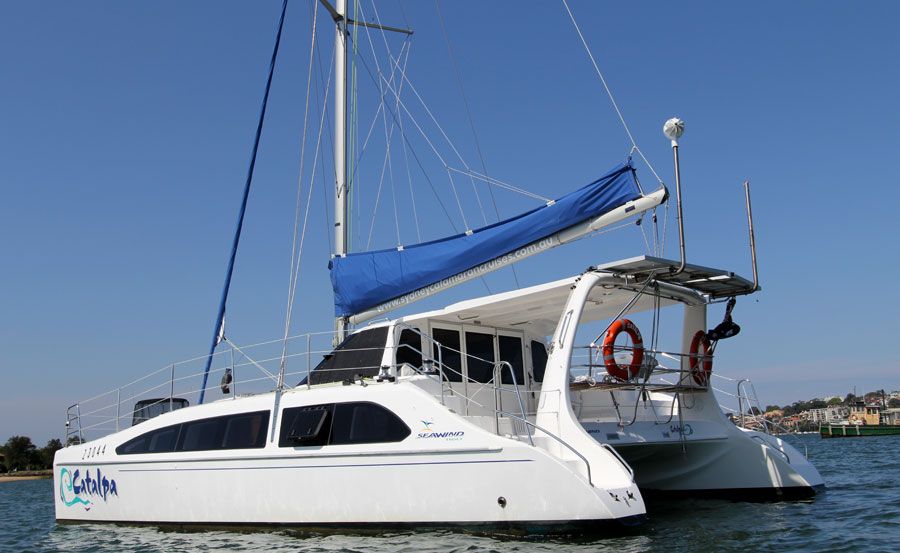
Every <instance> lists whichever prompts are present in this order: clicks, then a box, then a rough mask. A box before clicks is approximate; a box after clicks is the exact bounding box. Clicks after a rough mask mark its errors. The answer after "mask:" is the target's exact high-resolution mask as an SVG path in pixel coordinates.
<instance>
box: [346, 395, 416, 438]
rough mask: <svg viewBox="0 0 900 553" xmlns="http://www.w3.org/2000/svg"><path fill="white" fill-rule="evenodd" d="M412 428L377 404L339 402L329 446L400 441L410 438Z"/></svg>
mask: <svg viewBox="0 0 900 553" xmlns="http://www.w3.org/2000/svg"><path fill="white" fill-rule="evenodd" d="M409 433H410V431H409V427H408V426H406V425H405V424H404V423H403V421H401V420H400V418H399V417H397V415H395V414H393V413H391V412H390V411H388V410H387V409H385V408H384V407H382V406H381V405H376V404H374V403H338V404H337V405H335V406H334V424H333V425H332V427H331V440H330V441H329V443H330V444H333V445H340V444H373V443H379V442H399V441H402V440H404V439H405V438H406V437H407V436H409Z"/></svg>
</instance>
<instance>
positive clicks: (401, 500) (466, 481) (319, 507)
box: [54, 448, 644, 526]
mask: <svg viewBox="0 0 900 553" xmlns="http://www.w3.org/2000/svg"><path fill="white" fill-rule="evenodd" d="M76 471H77V472H76ZM88 473H90V474H93V476H92V477H91V481H90V483H89V484H88V485H89V486H93V484H92V482H94V481H96V480H97V479H98V478H99V481H100V482H101V491H99V492H96V493H93V494H88V495H86V496H84V499H86V500H87V501H89V503H87V504H85V503H80V502H78V503H76V504H67V497H66V496H67V493H71V491H72V490H71V489H69V488H68V487H67V486H68V484H69V482H70V480H69V479H70V478H72V477H73V475H74V487H75V489H78V490H80V489H81V488H82V487H83V486H84V483H85V479H84V475H85V474H88ZM55 475H56V477H55V481H54V484H55V486H56V489H57V491H58V494H57V498H56V516H57V519H59V520H67V521H92V522H96V521H108V522H149V523H168V524H221V525H230V524H244V525H247V524H249V525H267V524H280V525H308V526H322V525H350V526H360V525H363V526H373V525H374V526H378V525H384V526H391V525H402V524H432V525H435V524H437V525H442V524H462V525H480V524H485V523H488V524H495V525H508V524H517V525H539V524H542V525H548V524H549V525H552V524H558V523H565V524H570V523H573V522H576V521H581V522H591V521H601V520H605V521H611V520H615V519H624V522H629V521H631V520H633V519H634V517H635V516H636V515H642V514H643V512H644V511H643V508H642V504H641V502H640V501H639V500H635V501H634V502H633V503H634V504H633V505H632V506H631V507H630V508H625V509H618V508H615V507H613V508H610V507H609V506H607V505H606V503H607V501H606V500H605V498H603V497H602V495H601V493H600V492H601V490H598V489H596V488H592V487H590V486H588V485H586V483H585V482H584V481H583V480H582V479H581V478H580V477H579V476H577V475H576V474H574V473H573V472H571V471H569V470H567V469H566V467H564V466H559V465H558V464H557V463H555V462H553V461H552V460H550V459H544V458H541V456H534V455H528V454H527V453H526V452H525V451H524V450H522V449H521V448H514V449H512V450H509V451H501V452H497V453H473V454H468V453H457V454H449V455H428V454H420V455H416V454H411V455H403V456H388V457H379V456H362V457H336V458H328V459H292V458H272V459H267V460H264V461H258V462H255V463H254V464H253V465H249V464H248V463H246V462H245V461H241V460H233V461H226V460H222V461H214V462H213V461H196V462H181V463H154V464H144V463H142V464H127V465H126V464H108V465H102V466H101V465H94V464H58V465H57V466H56V470H55ZM537 475H540V478H539V479H536V478H535V476H537ZM104 481H106V482H113V481H114V482H115V485H116V490H115V493H114V494H113V493H110V492H109V491H108V489H109V488H108V487H106V488H105V489H106V490H107V491H106V493H105V494H104V493H103V492H102V489H103V484H102V482H104ZM612 491H613V493H616V492H618V493H619V494H620V495H621V496H623V497H624V496H625V495H626V493H627V492H628V490H612ZM602 494H603V495H607V494H608V492H607V491H605V490H603V491H602ZM81 495H83V494H79V495H78V496H75V495H70V497H69V498H68V503H71V498H72V497H79V499H80V498H81Z"/></svg>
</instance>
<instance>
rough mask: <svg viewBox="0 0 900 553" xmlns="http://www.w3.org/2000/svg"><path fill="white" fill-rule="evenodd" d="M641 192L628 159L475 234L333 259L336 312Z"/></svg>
mask: <svg viewBox="0 0 900 553" xmlns="http://www.w3.org/2000/svg"><path fill="white" fill-rule="evenodd" d="M640 196H641V194H640V190H639V188H638V185H637V180H636V177H635V174H634V167H633V166H632V165H631V164H630V162H627V163H624V164H621V165H619V166H617V167H615V168H614V169H613V170H611V171H610V172H609V173H607V174H606V175H604V176H602V177H600V178H599V179H597V180H595V181H594V182H592V183H590V184H588V185H587V186H584V187H582V188H580V189H578V190H575V191H574V192H570V193H569V194H567V195H565V196H563V197H562V198H560V199H558V200H556V201H555V202H554V203H552V204H550V205H543V206H541V207H538V208H536V209H533V210H531V211H529V212H527V213H523V214H521V215H518V216H516V217H513V218H511V219H506V220H505V221H500V222H498V223H494V224H493V225H489V226H486V227H482V228H480V229H478V230H475V231H473V232H472V234H458V235H456V236H450V237H448V238H443V239H440V240H434V241H431V242H423V243H421V244H416V245H414V246H407V247H405V248H404V249H402V250H398V249H396V248H391V249H387V250H378V251H371V252H361V253H352V254H348V255H347V256H346V257H335V258H333V259H332V260H331V263H329V268H330V269H331V285H332V287H333V288H334V313H335V316H338V317H346V316H351V315H356V314H358V313H362V312H364V311H366V310H368V309H371V308H373V307H376V306H378V305H381V304H383V303H385V302H387V301H390V300H393V299H395V298H398V297H401V296H404V295H406V294H408V293H410V292H413V291H416V290H419V289H420V288H424V287H426V286H430V285H432V284H434V283H437V282H440V281H442V280H444V279H446V278H449V277H452V276H454V275H458V274H460V273H463V272H465V271H467V270H469V269H471V268H473V267H477V266H478V265H481V264H482V263H486V262H488V261H491V260H493V259H496V258H498V257H500V256H503V255H506V254H509V253H510V252H514V251H516V250H518V249H519V248H522V247H523V246H527V245H528V244H531V243H533V242H535V241H537V240H540V239H542V238H546V237H548V236H552V235H553V234H555V233H557V232H559V231H561V230H564V229H567V228H569V227H571V226H573V225H577V224H578V223H581V222H584V221H586V220H588V219H593V218H596V217H598V216H600V215H603V214H604V213H606V212H608V211H610V210H612V209H615V208H616V207H619V206H621V205H623V204H625V203H626V202H629V201H632V200H635V199H637V198H639V197H640Z"/></svg>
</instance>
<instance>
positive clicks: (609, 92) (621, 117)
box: [562, 0, 663, 184]
mask: <svg viewBox="0 0 900 553" xmlns="http://www.w3.org/2000/svg"><path fill="white" fill-rule="evenodd" d="M562 3H563V6H565V8H566V12H567V13H568V14H569V19H571V20H572V25H574V26H575V32H577V33H578V38H580V39H581V44H582V45H584V51H585V52H587V55H588V57H589V58H590V59H591V63H592V64H593V65H594V70H595V71H596V72H597V76H598V77H600V82H601V83H602V84H603V88H604V89H605V90H606V95H607V96H609V101H610V103H611V104H612V106H613V109H615V110H616V115H618V116H619V121H620V122H621V123H622V128H624V129H625V134H626V135H628V140H630V141H631V145H632V147H633V148H634V150H635V151H636V152H637V153H638V155H640V156H641V159H643V160H644V163H646V164H647V167H648V168H649V169H650V172H651V173H653V176H654V177H656V180H657V181H658V182H659V183H660V184H662V182H663V181H662V179H661V178H660V176H659V175H658V174H657V173H656V170H655V169H654V168H653V165H651V164H650V160H648V159H647V157H646V156H645V155H644V152H642V151H641V149H640V148H639V147H638V145H637V142H636V141H635V140H634V135H632V134H631V129H629V128H628V123H626V122H625V116H624V115H622V110H621V109H619V104H618V103H616V99H615V98H614V97H613V93H612V90H610V88H609V85H608V84H607V83H606V78H604V77H603V73H602V72H601V71H600V66H599V65H598V64H597V60H596V59H594V54H593V53H592V52H591V48H590V46H588V43H587V40H586V39H585V38H584V35H583V34H582V33H581V27H580V26H579V25H578V22H577V21H576V20H575V15H574V14H573V13H572V10H571V8H569V3H568V2H567V0H562Z"/></svg>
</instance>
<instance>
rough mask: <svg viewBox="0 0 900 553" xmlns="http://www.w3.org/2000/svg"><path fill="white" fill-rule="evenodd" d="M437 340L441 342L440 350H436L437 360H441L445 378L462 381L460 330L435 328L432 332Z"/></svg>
mask: <svg viewBox="0 0 900 553" xmlns="http://www.w3.org/2000/svg"><path fill="white" fill-rule="evenodd" d="M432 335H433V337H434V339H435V341H437V342H439V343H440V346H439V347H437V346H436V349H439V350H440V351H439V352H437V351H436V352H435V357H436V358H437V359H435V361H437V360H440V362H441V363H443V365H444V367H443V369H444V378H445V379H446V380H449V381H450V382H462V356H461V355H460V353H459V351H460V347H459V331H458V330H447V329H444V328H435V329H434V332H433V333H432Z"/></svg>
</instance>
